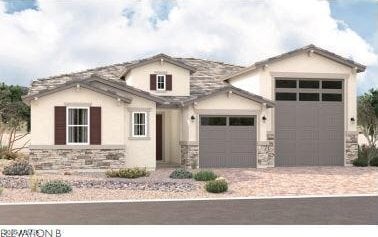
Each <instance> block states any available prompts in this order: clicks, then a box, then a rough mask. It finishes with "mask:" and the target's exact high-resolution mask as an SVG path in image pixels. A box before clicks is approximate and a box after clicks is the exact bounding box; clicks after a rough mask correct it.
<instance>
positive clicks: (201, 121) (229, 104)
mask: <svg viewBox="0 0 378 237" xmlns="http://www.w3.org/2000/svg"><path fill="white" fill-rule="evenodd" d="M364 69H365V67H364V66H362V65H360V64H357V63H355V62H353V61H350V60H347V59H344V58H342V57H340V56H337V55H335V54H333V53H330V52H328V51H325V50H323V49H320V48H317V47H315V46H313V45H310V46H306V47H304V48H301V49H297V50H294V51H291V52H289V53H286V54H283V55H280V56H277V57H275V58H270V59H267V60H265V61H261V62H258V63H255V64H253V65H252V66H250V67H241V66H234V65H229V64H224V63H219V62H212V61H208V60H201V59H193V58H172V57H169V56H167V55H163V54H159V55H156V56H154V57H151V58H147V59H143V60H139V61H136V62H133V63H123V64H117V65H111V66H108V67H102V68H95V69H91V70H87V71H84V72H78V73H73V74H66V75H60V76H56V77H51V78H47V79H41V80H37V81H34V82H33V84H32V86H31V88H30V91H29V94H28V95H27V96H26V97H25V98H24V101H25V103H28V104H30V106H31V145H30V162H31V163H33V164H34V165H35V168H36V169H43V170H56V169H109V168H121V167H146V168H148V169H155V168H156V165H157V164H158V163H160V162H161V163H174V164H180V165H182V166H185V167H188V168H213V167H225V168H226V167H274V166H322V165H326V166H329V165H348V164H350V163H351V160H353V159H355V158H356V157H357V128H356V74H357V73H358V72H361V71H363V70H364Z"/></svg>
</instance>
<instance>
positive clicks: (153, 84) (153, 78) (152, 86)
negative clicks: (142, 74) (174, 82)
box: [150, 74, 156, 91]
mask: <svg viewBox="0 0 378 237" xmlns="http://www.w3.org/2000/svg"><path fill="white" fill-rule="evenodd" d="M150 90H152V91H156V74H150Z"/></svg>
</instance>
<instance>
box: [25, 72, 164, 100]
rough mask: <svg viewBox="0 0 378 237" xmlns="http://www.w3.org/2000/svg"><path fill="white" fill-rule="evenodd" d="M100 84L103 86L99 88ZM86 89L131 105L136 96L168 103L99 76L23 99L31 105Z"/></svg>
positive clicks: (75, 81)
mask: <svg viewBox="0 0 378 237" xmlns="http://www.w3.org/2000/svg"><path fill="white" fill-rule="evenodd" d="M96 83H100V84H101V86H99V84H96ZM74 87H76V88H81V87H82V88H86V89H88V90H92V91H95V92H98V93H100V94H103V95H107V96H110V97H113V98H115V99H117V100H120V101H123V102H125V103H131V101H132V97H130V96H129V95H130V94H132V95H136V96H139V97H142V98H145V99H148V100H152V101H155V102H157V103H163V104H164V103H166V101H165V100H164V99H162V98H160V97H158V96H154V95H152V94H150V93H148V92H146V91H142V90H139V89H136V88H134V87H130V86H127V85H126V84H125V83H122V82H116V81H109V80H106V79H103V78H101V77H100V76H98V75H92V76H91V77H89V78H84V79H80V80H72V81H67V82H65V83H64V84H62V85H60V86H58V87H55V88H52V89H44V90H41V91H39V92H38V93H35V94H28V95H26V96H23V97H22V99H23V101H24V102H25V103H27V104H29V103H30V101H31V100H33V99H36V98H40V97H44V96H47V95H50V94H53V93H56V92H59V91H63V90H66V89H70V88H74Z"/></svg>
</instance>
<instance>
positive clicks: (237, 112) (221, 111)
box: [194, 109, 259, 115]
mask: <svg viewBox="0 0 378 237" xmlns="http://www.w3.org/2000/svg"><path fill="white" fill-rule="evenodd" d="M194 111H195V112H196V113H197V114H200V115H257V114H258V113H259V111H258V110H245V109H232V110H228V109H194Z"/></svg>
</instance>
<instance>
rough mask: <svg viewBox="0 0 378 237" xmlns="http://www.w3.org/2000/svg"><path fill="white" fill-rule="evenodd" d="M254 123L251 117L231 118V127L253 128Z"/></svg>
mask: <svg viewBox="0 0 378 237" xmlns="http://www.w3.org/2000/svg"><path fill="white" fill-rule="evenodd" d="M254 123H255V120H254V118H251V117H230V126H253V125H254Z"/></svg>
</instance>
